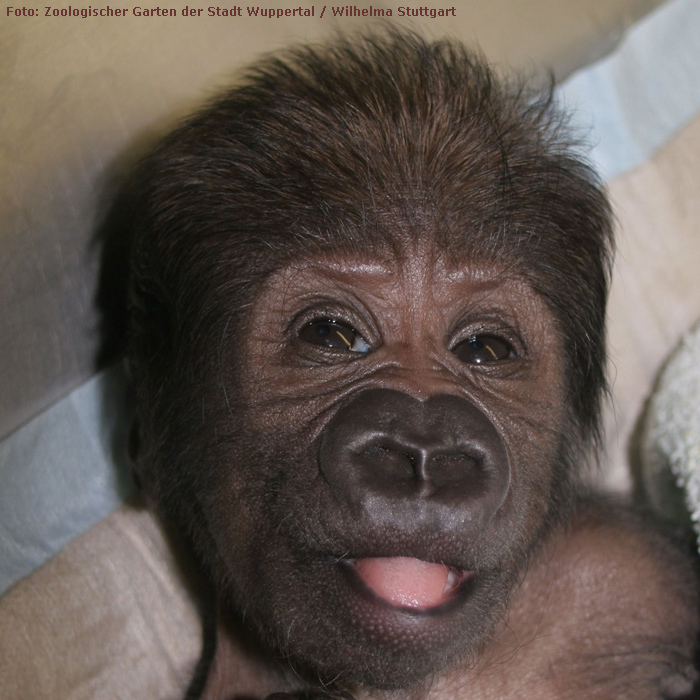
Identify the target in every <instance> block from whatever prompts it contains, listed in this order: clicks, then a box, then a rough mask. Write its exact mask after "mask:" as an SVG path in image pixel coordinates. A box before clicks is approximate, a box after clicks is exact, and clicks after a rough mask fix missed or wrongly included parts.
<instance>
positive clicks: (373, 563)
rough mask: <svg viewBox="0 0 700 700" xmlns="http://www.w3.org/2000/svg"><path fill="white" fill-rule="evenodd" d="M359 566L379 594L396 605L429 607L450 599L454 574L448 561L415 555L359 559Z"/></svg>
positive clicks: (362, 574)
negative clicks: (417, 557) (440, 562)
mask: <svg viewBox="0 0 700 700" xmlns="http://www.w3.org/2000/svg"><path fill="white" fill-rule="evenodd" d="M355 570H356V571H357V573H358V575H359V576H360V578H361V579H362V580H363V581H364V582H365V584H366V585H367V586H368V588H370V589H371V590H372V591H373V592H374V593H375V594H376V595H378V596H379V597H380V598H383V599H384V600H386V601H388V602H389V603H391V604H392V605H399V606H401V607H405V608H415V609H418V610H425V609H427V608H434V607H436V606H438V605H441V604H442V603H444V602H445V601H447V600H449V598H450V597H451V595H450V594H451V593H452V586H451V585H448V578H449V580H450V583H451V582H452V579H453V578H454V574H453V576H450V568H449V567H447V566H445V565H444V564H431V563H429V562H427V561H421V560H420V559H413V558H411V557H385V558H376V559H374V558H373V559H356V560H355Z"/></svg>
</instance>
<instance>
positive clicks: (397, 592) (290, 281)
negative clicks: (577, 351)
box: [195, 250, 569, 687]
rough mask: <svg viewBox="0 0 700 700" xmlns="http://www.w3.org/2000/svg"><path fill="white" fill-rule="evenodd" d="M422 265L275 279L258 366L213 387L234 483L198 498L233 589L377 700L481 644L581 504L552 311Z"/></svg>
mask: <svg viewBox="0 0 700 700" xmlns="http://www.w3.org/2000/svg"><path fill="white" fill-rule="evenodd" d="M401 260H402V262H399V260H397V259H394V260H391V259H387V258H383V259H380V258H377V259H370V258H357V257H355V258H352V257H342V256H337V255H335V256H333V257H329V258H327V259H319V260H318V261H314V262H304V261H302V262H299V263H296V264H292V265H290V266H288V267H286V268H285V269H283V270H282V271H280V272H279V273H277V274H275V275H273V276H272V277H271V278H270V279H269V280H268V282H267V283H266V285H265V286H264V289H263V290H262V292H261V293H260V294H259V296H258V298H257V300H256V302H255V304H254V306H253V308H252V310H251V313H250V316H249V325H248V328H247V329H246V330H245V332H244V333H243V338H244V343H243V348H244V350H243V353H242V354H243V358H242V361H241V360H240V359H239V361H238V362H235V360H234V357H227V353H226V351H223V366H224V367H233V366H236V367H238V368H239V369H238V372H237V376H233V374H232V373H227V372H225V371H224V372H223V374H219V371H218V367H217V371H215V372H214V375H215V376H213V377H212V381H211V386H212V388H213V387H216V386H217V384H218V389H216V390H214V391H215V393H214V396H215V397H216V399H215V400H218V401H219V402H220V404H221V406H220V408H221V409H224V410H223V411H222V413H223V414H224V416H226V418H227V420H226V421H224V424H219V425H218V426H216V430H218V431H219V433H218V437H214V436H211V437H209V438H206V439H205V438H204V436H200V438H199V439H200V441H205V442H217V443H218V451H217V458H216V460H217V464H218V466H217V468H216V470H215V472H214V478H212V479H211V480H210V481H208V482H207V483H206V484H205V486H204V488H203V489H202V490H201V493H196V494H195V496H196V497H197V498H198V499H200V500H201V502H202V509H203V511H204V512H205V513H206V520H207V526H208V531H209V533H210V536H211V538H212V540H213V542H214V543H215V544H214V547H215V549H216V553H217V557H216V560H217V563H216V576H217V577H218V579H219V580H220V581H221V582H222V585H223V586H224V587H225V588H226V591H227V595H228V596H229V599H230V601H231V603H232V605H233V606H235V608H236V609H239V610H244V611H245V615H246V618H247V619H249V620H251V621H252V622H253V624H254V625H256V626H257V628H258V630H259V632H261V633H262V635H263V637H264V638H265V639H266V640H267V641H268V643H270V644H271V645H272V646H273V647H274V648H275V649H277V650H278V651H280V652H281V653H283V654H284V655H285V656H288V657H289V658H290V659H291V660H292V661H293V662H294V663H296V664H298V665H300V666H301V667H306V668H311V669H314V670H316V671H317V672H320V673H321V675H322V677H324V678H328V679H331V678H336V677H338V676H340V677H341V678H344V679H345V680H347V681H354V682H360V683H363V684H369V685H374V686H378V687H406V686H409V685H412V684H414V683H415V682H416V681H417V680H418V679H420V678H422V677H424V676H425V675H427V674H429V673H431V672H435V671H437V670H439V669H440V668H442V667H443V666H444V665H445V664H447V663H450V662H453V661H455V660H456V659H458V658H459V659H462V658H463V657H464V656H465V655H471V654H473V653H474V652H476V651H477V650H478V649H479V648H480V646H481V645H482V643H483V642H484V641H485V638H486V636H487V635H488V633H489V632H490V631H491V629H492V627H493V624H494V622H495V620H496V619H497V618H498V616H499V614H500V613H501V612H502V610H503V607H504V605H505V603H506V601H507V597H508V593H509V591H510V589H511V587H512V585H513V582H514V580H515V577H516V576H517V575H518V572H519V571H520V570H521V566H522V565H523V563H524V561H525V558H526V557H527V555H528V553H529V552H530V550H531V549H532V546H533V543H534V542H536V541H538V540H539V539H540V537H541V536H542V532H543V530H544V528H545V526H546V524H547V522H549V521H551V520H552V518H553V516H552V513H551V510H552V508H551V503H552V502H560V501H561V500H562V499H565V498H566V497H567V496H568V495H569V494H567V490H568V483H567V476H566V473H565V472H564V473H562V467H563V466H564V465H563V464H560V463H559V460H558V457H559V456H560V453H562V452H563V449H562V445H561V440H562V428H563V426H564V423H565V417H564V407H563V393H564V392H563V384H564V383H563V377H562V372H563V367H562V362H561V354H562V349H561V341H560V339H559V335H558V333H557V331H556V329H555V324H554V321H553V318H552V316H551V314H550V313H549V312H548V311H547V309H546V307H545V305H544V303H543V302H542V300H541V299H540V298H539V297H538V296H537V295H535V294H534V293H533V292H532V291H531V290H530V289H529V288H528V287H527V285H525V284H524V283H522V282H521V281H518V280H517V279H509V278H508V277H507V276H506V275H505V274H502V273H496V272H495V271H493V270H484V269H480V268H479V267H477V266H473V265H469V264H464V263H462V264H448V263H447V262H446V261H445V259H444V258H441V257H440V256H438V255H436V252H435V251H432V250H427V251H412V252H411V254H410V255H406V256H401ZM218 342H219V343H220V344H221V345H223V346H226V345H227V344H228V343H229V342H230V339H229V338H227V336H226V335H225V334H224V335H223V336H222V337H221V338H220V340H219V341H218ZM232 347H238V344H237V343H232ZM235 352H238V350H236V351H235ZM227 405H228V408H229V410H231V411H232V413H231V414H229V413H228V410H226V408H227ZM234 417H235V418H234ZM229 419H230V420H229ZM231 424H234V425H236V426H237V427H236V428H235V429H234V431H233V433H231ZM200 429H201V426H200Z"/></svg>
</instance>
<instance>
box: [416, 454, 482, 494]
mask: <svg viewBox="0 0 700 700" xmlns="http://www.w3.org/2000/svg"><path fill="white" fill-rule="evenodd" d="M483 471H484V469H483V464H481V461H480V460H479V459H476V458H474V457H472V456H470V455H469V454H467V453H466V452H454V453H448V454H439V455H435V456H434V457H432V459H431V460H430V462H429V463H428V468H427V472H428V476H429V479H430V481H431V482H432V483H433V485H434V486H435V487H436V488H440V487H441V486H449V485H455V486H456V485H458V484H460V483H471V484H475V483H477V482H478V481H481V480H482V479H483V478H484V476H485V475H484V474H483Z"/></svg>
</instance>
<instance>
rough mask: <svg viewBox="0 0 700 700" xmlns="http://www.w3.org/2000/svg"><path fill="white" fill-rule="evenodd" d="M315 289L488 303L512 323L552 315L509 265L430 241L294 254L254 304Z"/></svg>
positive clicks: (399, 299) (446, 306)
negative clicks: (396, 247) (392, 247)
mask: <svg viewBox="0 0 700 700" xmlns="http://www.w3.org/2000/svg"><path fill="white" fill-rule="evenodd" d="M317 293H321V294H324V293H330V294H334V293H338V294H340V295H341V296H342V297H344V298H347V299H352V298H355V299H358V300H363V301H370V302H371V304H372V305H376V306H377V307H378V308H380V307H382V306H385V307H389V306H391V307H394V308H396V307H404V308H413V309H417V308H419V307H422V308H424V309H430V308H433V309H434V310H435V311H438V310H439V311H446V312H447V311H449V310H452V312H454V313H457V312H458V311H459V310H460V309H464V308H468V307H477V306H480V307H484V306H488V307H489V308H490V309H492V310H494V311H498V312H499V313H501V314H503V315H504V316H507V317H512V318H513V322H514V323H516V319H517V318H520V319H522V320H525V319H526V318H531V319H532V318H538V317H539V318H542V319H543V320H544V319H552V318H553V317H552V315H551V313H550V312H549V309H548V308H547V305H546V303H545V300H544V299H542V297H541V296H540V295H539V294H538V293H537V292H535V290H533V288H532V287H531V286H530V285H529V283H528V282H527V280H526V279H524V278H523V277H521V276H519V275H517V274H515V273H514V272H513V269H512V268H509V267H508V266H502V265H498V264H492V263H489V262H486V261H484V260H472V259H469V258H467V257H464V256H462V257H459V256H456V255H454V254H450V253H447V252H445V251H443V250H440V249H439V248H438V247H436V246H435V245H434V244H431V245H428V244H425V245H414V246H413V247H412V248H409V247H408V246H405V247H404V248H403V249H402V250H401V251H400V253H399V254H394V253H393V252H392V251H390V250H386V249H385V250H375V251H373V252H368V251H367V250H364V251H360V252H358V251H352V250H336V251H334V252H331V251H326V252H323V253H320V254H318V255H316V256H308V257H304V258H298V259H294V260H292V261H290V262H289V263H288V264H286V265H284V266H282V267H281V268H279V269H278V270H276V271H275V272H274V273H272V274H271V275H270V276H269V277H268V279H267V280H266V281H265V283H264V284H263V287H262V290H261V293H260V294H259V295H258V304H259V303H260V301H261V300H263V303H267V302H265V301H264V300H265V299H267V300H268V302H269V301H270V300H271V299H276V300H277V302H276V303H277V304H281V305H284V302H285V300H287V301H290V302H292V300H293V299H302V298H304V297H306V296H308V297H309V298H311V297H312V296H313V295H315V294H317ZM516 325H518V324H517V323H516Z"/></svg>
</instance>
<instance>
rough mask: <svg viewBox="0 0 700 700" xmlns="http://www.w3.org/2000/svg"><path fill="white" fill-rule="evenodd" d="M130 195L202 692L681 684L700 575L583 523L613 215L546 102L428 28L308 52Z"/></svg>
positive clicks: (152, 472) (604, 515)
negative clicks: (200, 583) (187, 549)
mask: <svg viewBox="0 0 700 700" xmlns="http://www.w3.org/2000/svg"><path fill="white" fill-rule="evenodd" d="M134 199H135V209H134V221H135V224H134V235H135V239H134V248H133V259H132V277H131V341H130V351H129V360H130V367H131V372H132V374H133V378H134V384H135V387H136V393H137V418H136V422H135V429H134V440H133V453H134V460H135V471H136V474H137V477H138V480H139V481H140V482H141V484H142V486H143V490H144V492H145V494H146V496H147V498H148V499H149V500H150V501H151V502H152V503H153V505H154V507H155V508H156V509H157V510H158V511H159V512H160V513H161V514H162V516H163V517H164V518H165V519H167V520H168V521H170V522H173V523H175V525H176V526H177V527H178V528H179V530H180V531H181V532H182V533H183V535H184V536H185V537H186V538H187V540H188V541H189V543H190V544H191V546H192V547H193V549H194V551H195V553H196V556H197V557H198V560H199V561H200V562H201V565H202V567H203V569H204V570H205V571H206V573H207V575H208V577H209V579H210V581H211V582H212V585H213V587H214V590H215V592H216V599H217V601H218V603H217V605H218V625H217V631H216V639H217V644H216V648H215V650H214V652H213V654H211V658H208V659H206V660H205V662H203V664H202V665H201V666H202V669H203V671H204V673H202V674H200V676H199V677H198V679H196V680H195V681H194V682H193V686H192V688H191V694H192V695H197V694H202V697H207V698H244V697H246V698H249V697H262V696H265V695H266V694H268V693H272V692H276V691H284V692H285V693H301V694H303V693H311V694H313V693H327V694H329V695H333V694H347V693H351V694H352V695H354V696H355V697H358V698H385V697H400V698H406V697H411V698H413V697H416V698H424V697H425V698H427V697H431V696H432V695H433V694H437V693H440V694H441V695H440V696H441V697H442V698H445V697H447V698H465V699H467V698H469V699H470V700H474V699H482V698H503V697H513V698H515V697H517V698H523V697H528V696H530V695H532V696H533V697H538V698H543V697H562V696H564V695H566V696H567V697H572V696H577V697H586V698H597V697H605V698H611V697H615V698H623V697H634V698H635V700H638V699H639V698H642V697H648V698H661V697H680V696H681V695H682V694H683V693H685V692H688V691H689V689H690V687H691V685H692V682H693V679H694V671H693V668H692V663H691V657H692V654H693V648H694V637H695V634H696V632H697V628H698V615H697V607H698V606H697V598H696V593H695V589H696V582H695V578H694V573H693V570H692V567H691V565H690V564H689V563H687V562H686V561H685V559H684V558H683V556H682V555H681V554H679V553H678V551H676V550H675V549H673V548H671V547H670V546H669V544H668V542H667V541H666V540H665V539H663V538H662V536H661V535H659V534H657V533H655V532H653V531H651V530H649V529H648V528H647V527H642V525H641V524H640V522H641V521H639V520H637V519H636V518H635V517H634V516H632V515H628V514H624V513H621V512H616V510H615V509H614V508H610V507H608V506H605V505H604V504H601V503H588V504H583V502H581V501H579V502H578V504H577V483H578V481H579V478H580V477H579V474H580V472H581V466H582V465H583V464H584V463H585V462H586V461H587V460H590V458H591V455H592V454H594V453H595V450H596V447H597V445H598V442H599V419H600V405H601V396H602V394H603V393H604V391H605V374H604V362H605V349H604V316H605V304H606V296H607V289H608V276H609V266H610V256H611V247H612V244H611V215H610V211H609V206H608V203H607V200H606V197H605V195H604V193H603V192H602V189H601V187H600V184H599V182H598V181H597V179H596V177H595V175H594V174H593V173H592V172H591V171H590V169H589V168H588V167H587V166H586V165H585V164H584V163H583V162H582V161H581V160H580V158H579V157H577V156H576V154H575V150H574V149H573V148H572V147H571V146H570V144H569V143H568V135H567V132H566V130H565V129H564V128H563V127H562V123H561V119H560V117H559V116H558V114H557V112H556V110H555V109H554V108H553V106H552V100H551V95H549V94H547V95H545V96H544V97H542V96H539V95H538V94H537V93H535V92H533V91H532V90H530V89H527V88H526V87H524V86H523V85H520V84H515V83H513V84H511V83H507V82H500V81H499V80H497V79H496V78H495V77H494V75H493V74H492V73H491V72H490V70H489V69H488V68H487V66H486V65H485V64H484V63H483V62H482V61H481V60H480V59H478V58H477V57H475V56H474V55H472V54H470V53H469V52H467V51H465V50H464V49H463V48H462V47H460V46H458V45H455V44H451V43H448V42H439V43H434V44H429V43H426V42H424V41H422V40H421V39H420V38H418V37H416V36H413V35H406V34H402V33H396V32H393V33H392V32H389V33H387V34H386V35H383V36H373V37H369V38H365V39H363V40H360V41H357V42H349V41H344V40H340V41H337V42H336V43H334V44H332V45H330V46H327V47H322V48H318V49H313V48H302V49H299V50H297V51H296V52H291V53H289V54H287V55H286V56H285V57H284V58H281V59H280V58H272V59H269V60H267V61H265V62H263V63H261V64H260V65H258V66H256V67H254V68H253V69H252V70H251V71H250V72H249V73H248V76H247V78H246V79H245V80H244V81H243V83H242V84H241V85H240V86H239V87H237V88H235V89H234V90H233V91H231V92H229V93H227V94H226V95H224V96H223V97H222V98H221V99H220V100H218V101H217V102H216V103H214V104H213V105H212V106H211V107H209V108H208V109H206V110H205V111H203V112H202V113H201V114H199V115H198V116H195V117H194V118H192V119H191V120H190V121H188V122H187V123H186V124H184V125H183V126H182V127H181V128H179V129H178V130H177V131H175V132H174V133H173V134H171V135H170V136H169V137H167V138H166V139H165V140H164V141H163V142H162V144H161V145H160V146H159V147H158V148H157V149H156V150H155V152H154V153H153V154H152V155H151V156H150V157H149V158H148V159H147V160H146V161H145V162H144V163H143V165H142V167H141V169H140V172H139V174H138V176H137V179H136V182H135V187H134ZM509 604H510V607H509ZM314 688H316V690H314ZM548 693H549V694H548Z"/></svg>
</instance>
